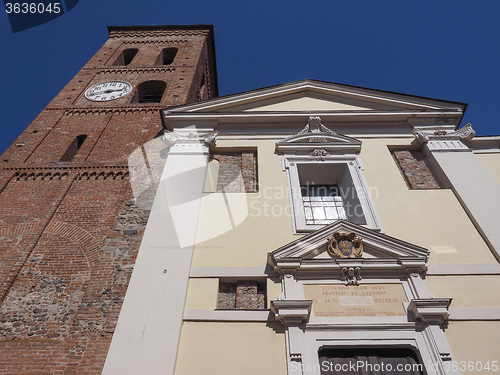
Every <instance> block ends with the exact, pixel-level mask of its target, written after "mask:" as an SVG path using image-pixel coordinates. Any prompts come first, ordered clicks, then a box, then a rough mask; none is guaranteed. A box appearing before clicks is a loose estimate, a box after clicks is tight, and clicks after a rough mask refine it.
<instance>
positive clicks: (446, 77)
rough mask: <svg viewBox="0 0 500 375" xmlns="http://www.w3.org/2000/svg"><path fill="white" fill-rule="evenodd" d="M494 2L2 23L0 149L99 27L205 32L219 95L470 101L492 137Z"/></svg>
mask: <svg viewBox="0 0 500 375" xmlns="http://www.w3.org/2000/svg"><path fill="white" fill-rule="evenodd" d="M499 17H500V1H496V0H485V1H460V0H454V1H451V0H441V1H427V0H419V1H409V0H399V1H385V0H378V1H368V0H366V1H361V0H358V1H356V0H351V1H348V0H344V1H337V0H329V1H321V0H309V1H293V0H289V1H281V0H274V1H270V0H268V1H260V0H254V1H235V0H232V1H226V0H224V1H218V0H212V1H198V0H195V1H182V2H181V1H168V0H163V1H157V0H142V1H140V2H139V1H130V0H122V1H116V0H105V1H102V0H101V1H97V0H80V2H79V4H78V5H77V6H76V7H75V8H74V9H73V10H72V11H70V12H69V13H67V14H66V15H64V16H62V17H59V18H57V19H55V20H53V21H51V22H49V23H46V24H44V25H41V26H38V27H35V28H33V29H29V30H25V31H21V32H18V33H15V34H14V33H12V31H11V30H10V26H9V24H8V19H7V15H6V14H5V13H4V14H3V15H1V16H0V47H1V51H2V57H1V59H0V61H1V63H0V64H1V65H0V67H1V78H0V88H1V90H0V96H1V100H0V109H1V111H2V120H1V130H2V136H1V137H0V152H3V151H4V150H5V149H6V148H7V147H8V146H9V145H10V144H11V143H12V142H13V141H14V140H15V139H16V137H17V136H18V135H19V134H20V133H21V132H22V131H23V129H24V128H26V126H27V125H28V124H29V123H30V122H31V121H32V120H33V119H34V118H35V117H36V115H37V114H38V113H39V112H40V111H41V110H42V109H43V108H44V107H45V106H46V105H47V104H48V103H49V102H50V100H51V99H52V98H53V97H54V96H55V95H56V94H57V93H58V92H59V91H60V90H61V89H62V88H63V87H64V86H65V85H66V83H67V82H68V81H69V80H70V79H71V78H72V77H73V76H74V75H75V74H76V73H77V72H78V70H79V69H80V68H81V67H82V66H83V65H84V64H85V63H86V62H87V61H88V60H89V59H90V57H91V56H92V55H93V54H94V53H95V52H96V51H97V50H98V49H99V48H100V47H101V45H102V44H103V43H104V42H105V41H106V39H107V36H108V34H107V26H108V25H170V24H173V25H176V24H213V25H214V27H215V30H216V31H215V38H216V39H215V43H216V54H217V67H218V77H219V93H220V95H227V94H233V93H237V92H242V91H247V90H253V89H256V88H260V87H266V86H271V85H276V84H281V83H285V82H291V81H295V80H299V79H303V78H312V79H318V80H323V81H331V82H337V83H345V84H350V85H356V86H362V87H368V88H375V89H381V90H388V91H396V92H402V93H406V94H413V95H419V96H427V97H431V98H437V99H445V100H451V101H457V102H464V103H468V104H469V106H468V109H467V112H466V115H465V117H464V120H463V123H462V125H465V124H467V123H468V122H470V123H472V125H473V127H474V129H475V130H476V133H477V134H478V135H494V134H500V122H499V120H498V119H497V116H496V110H497V108H498V107H499V100H500V95H499V91H498V87H499V86H500V70H499V67H500V21H499Z"/></svg>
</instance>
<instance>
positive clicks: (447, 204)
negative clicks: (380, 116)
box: [360, 139, 496, 264]
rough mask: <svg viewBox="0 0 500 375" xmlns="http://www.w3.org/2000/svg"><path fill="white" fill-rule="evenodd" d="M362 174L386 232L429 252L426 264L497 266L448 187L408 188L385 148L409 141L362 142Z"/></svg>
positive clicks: (377, 140) (363, 140)
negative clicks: (488, 264) (481, 264)
mask: <svg viewBox="0 0 500 375" xmlns="http://www.w3.org/2000/svg"><path fill="white" fill-rule="evenodd" d="M362 142H363V146H362V148H361V153H360V158H361V161H362V163H363V166H364V171H363V176H364V178H365V180H366V182H367V184H368V187H369V189H370V192H371V196H372V199H373V202H374V204H375V207H376V210H377V213H378V215H379V216H380V219H381V221H382V226H383V228H384V231H385V233H386V234H388V235H390V236H393V237H396V238H398V239H401V240H404V241H408V242H410V243H413V244H416V245H419V246H422V247H425V248H427V249H429V250H430V252H431V255H430V259H429V263H430V264H432V263H449V264H467V263H496V260H495V258H494V257H493V255H492V254H491V251H490V250H489V248H488V247H487V245H486V243H485V242H484V241H483V239H482V238H481V236H480V235H479V233H478V232H477V230H476V229H475V227H474V225H473V224H472V222H471V221H470V219H469V217H468V216H467V214H466V213H465V211H464V210H463V208H462V206H461V205H460V203H459V202H458V200H457V199H456V197H455V195H454V194H453V192H452V191H451V190H450V189H435V190H410V189H408V187H407V186H406V183H405V181H404V178H403V176H402V175H401V172H400V171H399V168H398V167H397V165H396V163H395V161H394V159H393V157H392V155H391V153H390V150H389V148H388V146H403V145H409V142H410V140H409V139H362Z"/></svg>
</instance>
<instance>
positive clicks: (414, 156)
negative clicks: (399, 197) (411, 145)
mask: <svg viewBox="0 0 500 375" xmlns="http://www.w3.org/2000/svg"><path fill="white" fill-rule="evenodd" d="M392 155H393V157H394V159H395V160H396V163H397V165H398V167H399V170H400V171H401V174H402V175H403V176H404V179H405V181H406V183H407V185H408V187H409V188H410V189H439V188H440V186H439V183H438V182H437V180H436V179H435V178H434V176H433V174H432V172H431V170H430V168H429V165H428V164H427V161H426V158H425V155H424V154H423V152H422V151H417V150H393V151H392Z"/></svg>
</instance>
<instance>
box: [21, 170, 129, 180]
mask: <svg viewBox="0 0 500 375" xmlns="http://www.w3.org/2000/svg"><path fill="white" fill-rule="evenodd" d="M71 172H72V171H57V170H56V171H44V172H41V171H27V172H17V173H16V174H15V176H14V178H15V179H16V180H17V181H29V180H31V181H36V180H41V181H43V180H54V179H56V180H61V179H63V178H65V177H66V178H67V177H70V174H71V176H72V177H74V178H75V179H77V180H92V179H93V180H99V179H102V180H107V179H112V180H116V179H120V180H123V179H124V178H128V177H129V172H128V170H122V171H116V170H114V171H109V170H108V171H88V170H86V171H76V173H71Z"/></svg>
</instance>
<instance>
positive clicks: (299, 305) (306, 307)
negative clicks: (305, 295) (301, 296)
mask: <svg viewBox="0 0 500 375" xmlns="http://www.w3.org/2000/svg"><path fill="white" fill-rule="evenodd" d="M311 307H312V301H311V300H280V301H271V312H273V313H274V316H275V318H276V320H279V321H280V322H281V324H283V325H284V326H285V327H290V326H299V325H301V324H305V323H307V322H309V316H310V315H311Z"/></svg>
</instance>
